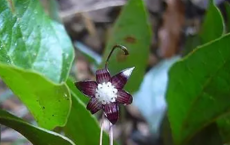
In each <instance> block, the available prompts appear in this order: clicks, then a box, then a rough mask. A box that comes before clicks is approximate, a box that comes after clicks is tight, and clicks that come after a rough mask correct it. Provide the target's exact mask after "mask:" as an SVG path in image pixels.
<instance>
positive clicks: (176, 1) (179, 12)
mask: <svg viewBox="0 0 230 145" xmlns="http://www.w3.org/2000/svg"><path fill="white" fill-rule="evenodd" d="M166 4H167V8H166V11H165V13H164V14H163V25H162V27H161V28H160V30H159V32H158V37H159V56H161V57H163V58H169V57H171V56H173V55H175V54H176V53H177V51H178V50H179V42H180V38H181V32H182V28H183V26H184V21H185V18H184V12H185V8H184V4H183V2H182V1H181V0H166Z"/></svg>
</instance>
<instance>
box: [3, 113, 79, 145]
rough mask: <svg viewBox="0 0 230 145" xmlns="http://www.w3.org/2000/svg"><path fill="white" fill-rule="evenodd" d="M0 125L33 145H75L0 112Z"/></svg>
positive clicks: (57, 135) (54, 134)
mask: <svg viewBox="0 0 230 145" xmlns="http://www.w3.org/2000/svg"><path fill="white" fill-rule="evenodd" d="M0 123H1V124H3V125H5V126H8V127H10V128H13V129H14V130H16V131H18V132H20V133H21V134H22V135H24V136H25V137H26V138H27V139H28V140H29V141H30V142H31V143H32V144H33V145H75V144H74V143H73V142H72V141H71V140H69V139H68V138H66V137H64V136H62V135H60V134H57V133H55V132H52V131H48V130H45V129H43V128H39V127H36V126H33V125H30V124H29V123H27V122H25V121H24V120H22V119H20V118H18V117H16V116H13V115H11V114H10V113H8V112H6V111H3V110H0Z"/></svg>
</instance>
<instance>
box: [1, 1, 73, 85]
mask: <svg viewBox="0 0 230 145" xmlns="http://www.w3.org/2000/svg"><path fill="white" fill-rule="evenodd" d="M10 1H11V0H9V3H10ZM9 3H8V2H7V1H6V0H4V1H2V2H1V6H0V13H1V15H0V25H1V27H0V47H1V49H0V61H1V62H2V63H6V64H8V65H14V66H17V67H21V68H23V69H32V70H34V71H37V72H39V73H41V74H43V75H44V76H46V77H47V78H49V79H50V80H52V81H53V82H56V83H60V82H65V80H66V79H67V77H68V74H69V70H70V67H71V63H72V61H73V56H74V55H73V47H72V44H71V41H70V39H69V38H68V36H67V34H66V32H65V30H64V28H63V26H62V25H61V24H59V23H57V22H54V21H51V20H50V19H49V18H48V17H47V16H46V15H45V13H44V12H43V10H42V8H41V5H40V3H39V1H37V0H13V1H12V5H11V7H10V4H9Z"/></svg>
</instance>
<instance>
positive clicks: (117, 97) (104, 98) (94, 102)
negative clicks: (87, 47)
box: [75, 45, 134, 124]
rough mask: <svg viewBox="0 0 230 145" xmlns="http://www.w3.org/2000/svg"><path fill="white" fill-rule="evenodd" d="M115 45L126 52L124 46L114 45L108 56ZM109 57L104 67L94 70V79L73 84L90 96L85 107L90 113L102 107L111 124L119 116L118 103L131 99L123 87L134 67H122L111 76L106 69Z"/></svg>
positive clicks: (124, 102) (127, 102)
mask: <svg viewBox="0 0 230 145" xmlns="http://www.w3.org/2000/svg"><path fill="white" fill-rule="evenodd" d="M116 47H119V48H121V49H123V50H124V49H125V50H124V51H125V52H126V53H125V54H128V53H127V50H126V48H125V47H123V46H120V45H116V46H114V48H113V49H112V51H111V53H110V55H109V57H110V56H111V54H112V52H113V50H114V49H115V48H116ZM109 57H108V59H107V61H106V65H105V68H104V69H100V70H97V71H96V81H80V82H76V83H75V85H76V87H77V88H78V89H79V90H80V91H81V92H82V93H84V94H85V95H86V96H88V97H89V98H91V99H90V101H89V103H88V105H87V109H88V110H90V111H91V113H92V114H94V113H96V112H97V111H99V110H100V109H103V111H104V114H105V116H106V117H107V118H108V120H109V121H110V122H111V123H112V124H115V123H116V122H117V120H118V117H119V115H118V114H119V106H118V105H119V104H125V105H128V104H131V103H132V101H133V97H132V96H131V95H130V94H129V93H128V92H126V91H124V90H123V88H124V86H125V84H126V83H127V81H128V79H129V77H130V75H131V74H132V71H133V69H134V67H131V68H127V69H124V70H123V71H121V72H120V73H118V74H116V75H115V76H113V77H111V75H110V73H109V71H108V69H107V62H108V60H109Z"/></svg>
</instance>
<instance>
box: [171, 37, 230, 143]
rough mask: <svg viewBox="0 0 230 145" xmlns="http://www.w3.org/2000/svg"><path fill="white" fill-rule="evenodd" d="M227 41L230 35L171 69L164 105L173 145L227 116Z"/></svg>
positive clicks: (229, 92) (229, 51) (229, 79)
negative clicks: (166, 103) (166, 106)
mask: <svg viewBox="0 0 230 145" xmlns="http://www.w3.org/2000/svg"><path fill="white" fill-rule="evenodd" d="M229 41H230V34H228V35H225V36H224V37H221V38H219V39H217V40H215V41H213V42H212V43H208V44H206V45H203V46H200V47H199V48H197V49H196V50H195V51H193V52H192V53H190V55H188V56H187V57H185V58H184V59H182V60H181V61H179V62H177V63H176V64H175V65H174V66H173V67H172V68H171V70H170V73H169V84H168V91H167V102H168V115H169V121H170V124H171V128H172V132H173V137H174V141H175V143H176V144H183V143H185V142H186V141H188V140H189V139H190V138H191V137H193V136H194V135H195V134H196V133H197V132H198V131H199V130H201V129H202V128H204V127H206V126H208V125H209V124H210V123H212V122H214V121H215V120H216V119H218V118H220V117H222V115H224V114H226V113H229V107H230V98H229V96H230V90H229V88H230V77H229V73H230V60H229V58H230V49H229V47H228V43H229Z"/></svg>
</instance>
